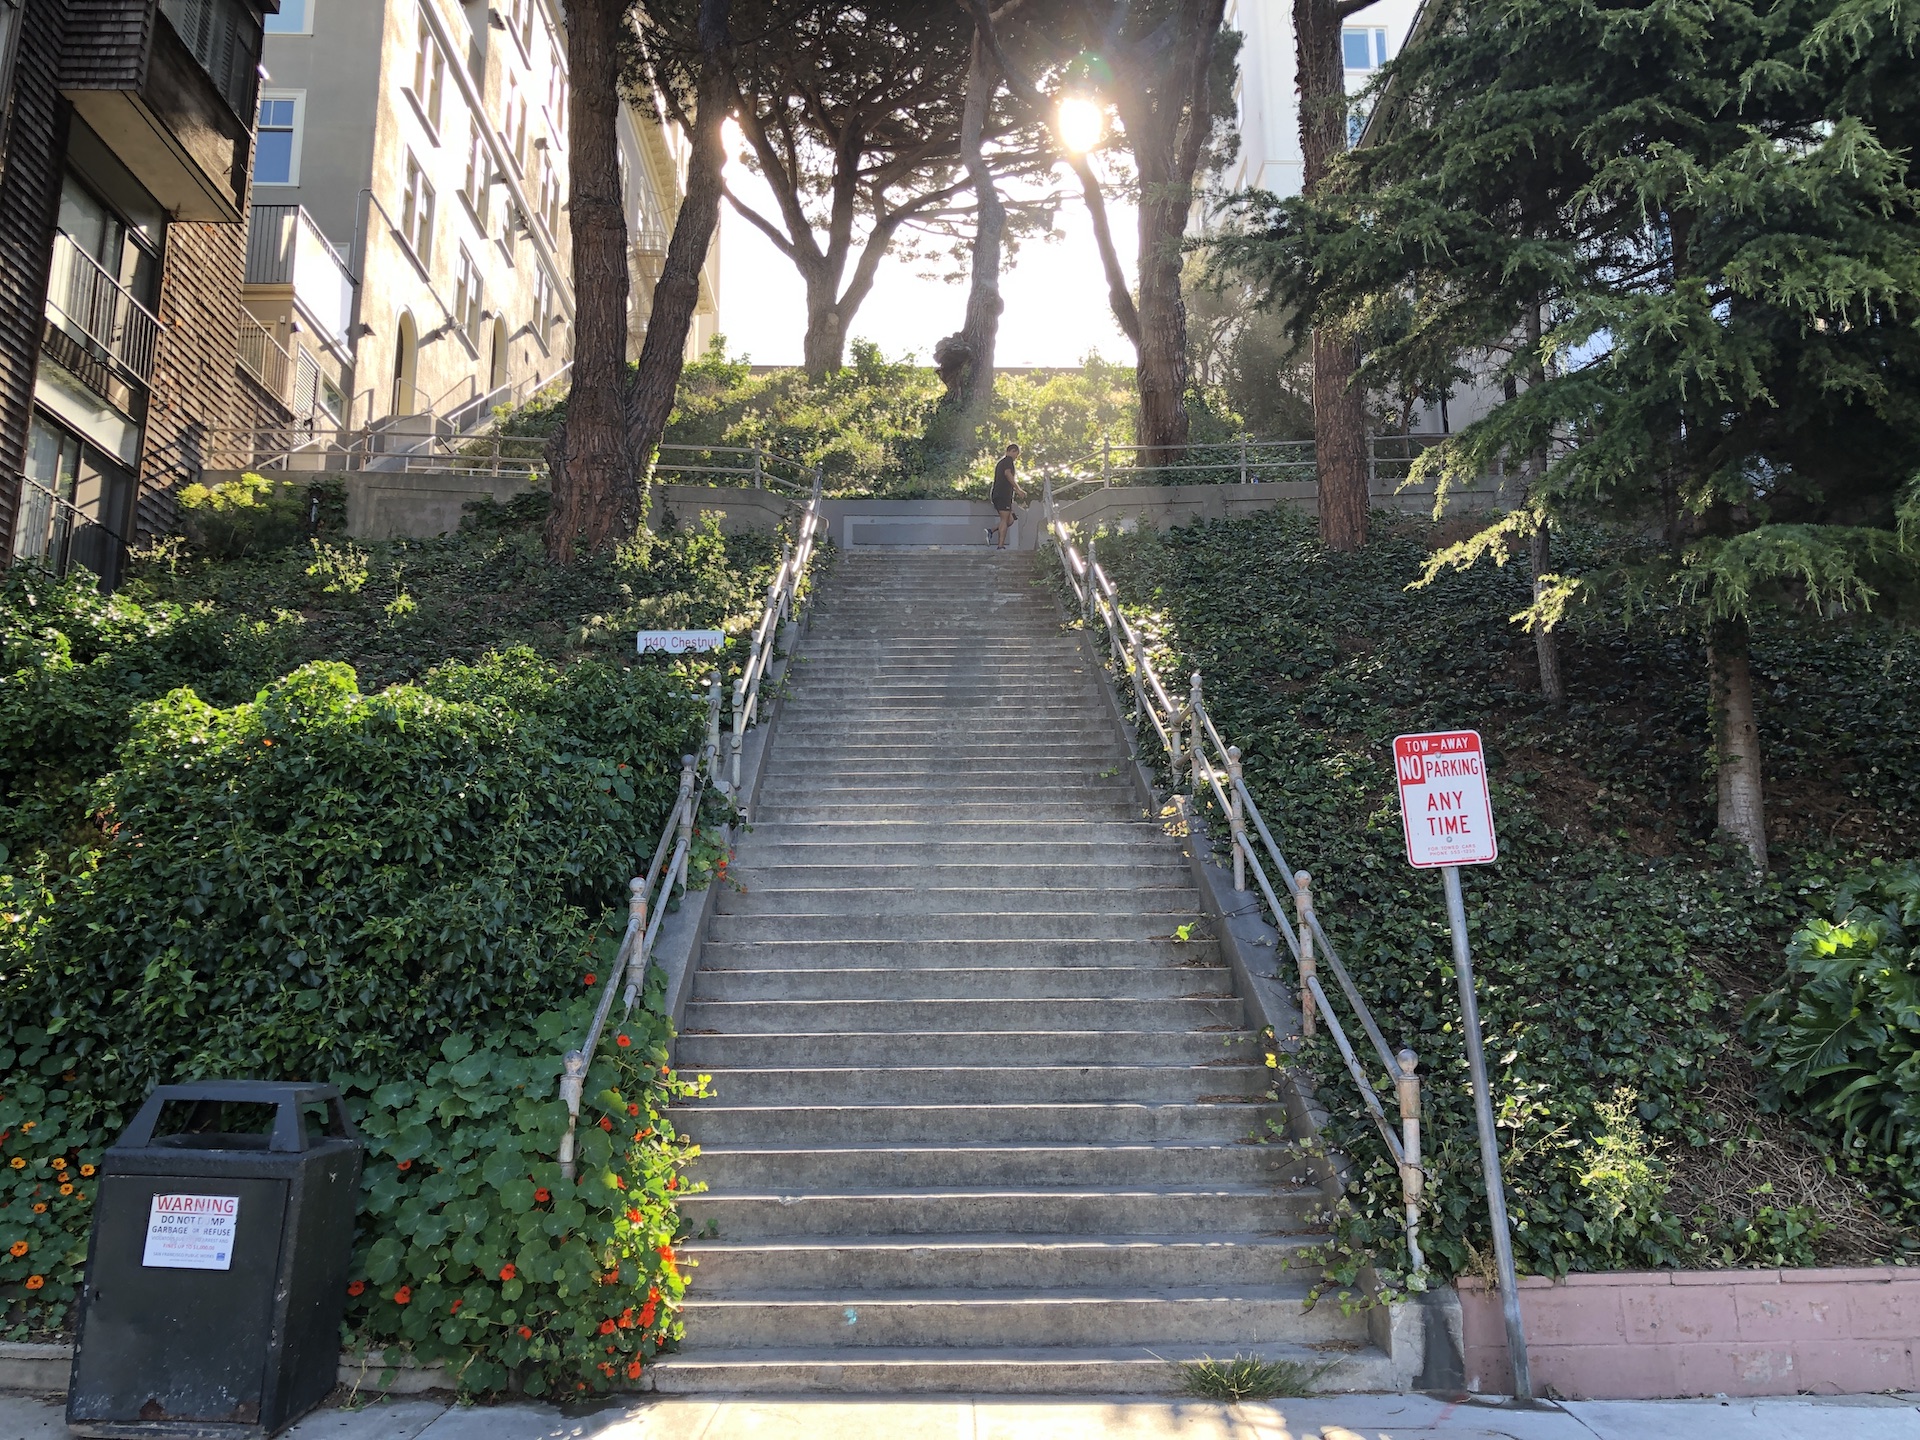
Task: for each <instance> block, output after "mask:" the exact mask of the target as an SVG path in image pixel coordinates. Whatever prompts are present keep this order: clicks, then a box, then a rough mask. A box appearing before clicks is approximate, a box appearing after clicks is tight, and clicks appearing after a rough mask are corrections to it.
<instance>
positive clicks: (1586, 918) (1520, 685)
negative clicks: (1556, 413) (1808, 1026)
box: [1100, 510, 1920, 1278]
mask: <svg viewBox="0 0 1920 1440" xmlns="http://www.w3.org/2000/svg"><path fill="white" fill-rule="evenodd" d="M1386 523H1388V524H1391V523H1392V522H1390V521H1388V522H1386ZM1425 542H1426V531H1425V527H1416V526H1407V525H1404V524H1403V525H1401V526H1400V528H1398V529H1395V530H1389V531H1388V533H1386V534H1385V535H1384V536H1382V537H1381V538H1377V539H1376V540H1375V541H1374V542H1373V543H1372V544H1370V545H1369V546H1368V547H1367V548H1366V550H1365V551H1363V552H1361V553H1360V554H1357V555H1351V556H1338V555H1331V554H1328V553H1326V552H1325V551H1323V550H1322V548H1321V547H1320V545H1319V543H1318V541H1317V539H1316V537H1315V534H1314V527H1313V523H1312V522H1311V520H1308V519H1304V518H1302V517H1300V516H1298V515H1297V514H1294V513H1292V512H1290V511H1280V510H1276V511H1271V512H1267V513H1265V514H1262V515H1259V516H1257V517H1253V518H1249V519H1244V520H1237V521H1232V522H1223V523H1212V524H1205V525H1199V526H1194V527H1190V528H1187V529H1182V530H1175V531H1171V532H1166V533H1164V534H1156V533H1153V532H1150V531H1148V532H1142V533H1139V534H1136V535H1133V536H1103V537H1102V538H1101V545H1100V554H1101V559H1102V562H1103V563H1104V564H1105V565H1107V566H1108V567H1109V568H1110V570H1111V572H1112V574H1113V575H1114V577H1115V579H1116V582H1117V583H1118V585H1119V586H1120V589H1121V593H1122V594H1123V596H1124V597H1126V599H1127V601H1128V602H1129V604H1131V605H1132V606H1134V607H1136V613H1137V615H1138V616H1139V618H1140V619H1141V620H1142V621H1143V622H1144V623H1145V624H1146V626H1147V628H1148V629H1149V631H1150V632H1154V633H1157V634H1158V635H1159V636H1160V643H1161V644H1162V646H1163V647H1164V651H1165V653H1163V655H1162V657H1161V663H1162V664H1163V666H1165V667H1166V670H1167V673H1171V674H1178V675H1181V676H1183V677H1184V676H1185V675H1186V674H1187V673H1188V672H1189V671H1191V670H1193V669H1195V668H1198V669H1199V670H1200V671H1201V672H1202V674H1203V676H1204V683H1205V689H1206V696H1207V702H1208V705H1209V708H1210V710H1211V711H1212V713H1213V715H1214V717H1215V719H1216V721H1217V722H1218V724H1219V727H1220V729H1221V732H1222V733H1223V734H1224V735H1226V736H1227V737H1228V738H1229V740H1231V741H1232V742H1234V743H1237V744H1238V745H1240V746H1241V747H1242V749H1243V750H1244V752H1245V758H1244V764H1245V768H1246V776H1247V781H1248V784H1249V786H1250V787H1251V789H1252V790H1253V792H1254V794H1255V795H1256V797H1257V798H1258V800H1259V803H1260V805H1261V809H1262V813H1263V814H1264V815H1265V816H1266V818H1267V820H1268V822H1269V823H1270V825H1271V826H1272V827H1273V829H1274V831H1275V834H1276V837H1277V838H1278V839H1279V840H1280V841H1281V843H1282V845H1283V847H1284V848H1285V850H1286V851H1287V854H1288V858H1289V860H1290V862H1291V863H1293V864H1295V865H1301V866H1304V867H1306V868H1309V869H1311V870H1312V872H1313V874H1314V877H1315V890H1316V895H1317V898H1318V903H1319V908H1320V913H1321V915H1322V917H1323V919H1324V920H1325V922H1326V924H1327V926H1328V929H1329V932H1330V933H1331V934H1332V936H1333V937H1334V940H1335V943H1336V944H1338V945H1339V946H1340V947H1341V949H1342V954H1343V957H1344V958H1346V959H1347V961H1348V963H1349V965H1350V967H1351V969H1352V970H1353V972H1354V975H1355V977H1356V980H1357V981H1358V983H1359V984H1360V986H1361V988H1362V990H1363V992H1364V993H1365V994H1366V996H1367V998H1368V1000H1369V1003H1370V1004H1371V1005H1372V1007H1373V1008H1374V1010H1375V1013H1376V1014H1377V1015H1378V1017H1379V1019H1380V1023H1381V1026H1382V1028H1383V1029H1384V1031H1385V1033H1386V1035H1387V1038H1388V1039H1389V1041H1390V1042H1392V1043H1394V1044H1395V1045H1399V1044H1402V1043H1406V1044H1410V1045H1412V1047H1413V1048H1414V1049H1415V1050H1416V1051H1417V1052H1418V1053H1419V1056H1420V1065H1421V1070H1422V1072H1423V1074H1424V1075H1425V1076H1426V1078H1427V1087H1426V1092H1425V1094H1426V1122H1425V1134H1424V1138H1425V1144H1426V1147H1427V1151H1428V1155H1429V1157H1430V1163H1431V1168H1432V1171H1433V1174H1434V1176H1435V1184H1434V1186H1433V1188H1432V1189H1431V1191H1430V1197H1429V1198H1430V1200H1431V1206H1430V1209H1429V1214H1428V1217H1427V1221H1426V1226H1427V1230H1426V1236H1425V1241H1426V1246H1427V1253H1428V1256H1429V1257H1430V1262H1431V1263H1432V1264H1433V1266H1434V1267H1435V1269H1436V1270H1437V1272H1438V1273H1439V1275H1440V1276H1441V1278H1446V1277H1449V1276H1451V1275H1453V1274H1457V1273H1460V1272H1462V1271H1474V1270H1480V1271H1482V1272H1483V1273H1484V1271H1485V1269H1486V1266H1487V1256H1488V1254H1489V1242H1488V1239H1487V1235H1486V1229H1485V1220H1484V1214H1485V1202H1484V1199H1483V1197H1482V1196H1481V1195H1480V1194H1479V1193H1478V1185H1479V1166H1478V1160H1477V1154H1476V1151H1475V1145H1476V1141H1475V1135H1474V1130H1473V1125H1472V1116H1471V1109H1470V1097H1469V1093H1468V1090H1467V1084H1466V1067H1465V1057H1464V1053H1463V1051H1462V1049H1461V1047H1460V1044H1459V1040H1458V1032H1457V1028H1456V1026H1457V1021H1456V1015H1457V1009H1458V1001H1457V996H1456V994H1455V989H1454V981H1453V976H1452V972H1451V951H1450V942H1449V938H1448V930H1447V926H1446V920H1445V910H1444V902H1443V899H1442V896H1441V891H1440V882H1439V877H1438V876H1437V875H1434V874H1422V873H1417V872H1415V871H1413V870H1411V869H1410V868H1409V867H1408V866H1407V864H1406V861H1405V856H1404V849H1403V842H1402V837H1401V832H1400V821H1399V817H1398V814H1397V810H1396V808H1395V806H1396V801H1395V792H1394V789H1393V783H1392V772H1391V765H1390V760H1389V756H1390V750H1391V741H1392V737H1393V736H1394V735H1395V734H1397V733H1401V732H1405V731H1416V730H1428V729H1443V728H1447V729H1450V728H1456V727H1472V728H1477V729H1479V730H1481V731H1482V732H1483V734H1484V735H1485V737H1486V741H1487V744H1488V747H1489V766H1490V771H1491V776H1492V782H1493V797H1494V805H1495V811H1496V816H1497V825H1498V830H1499V837H1500V846H1501V859H1500V861H1499V863H1498V864H1496V865H1492V866H1483V867H1478V868H1476V869H1471V870H1469V871H1467V872H1466V874H1465V887H1466V897H1467V905H1468V912H1469V919H1470V926H1471V929H1472V934H1473V941H1474V946H1475V956H1476V966H1477V968H1478V970H1479V975H1480V983H1481V1004H1482V1007H1483V1009H1482V1013H1483V1016H1484V1019H1485V1024H1486V1028H1487V1048H1488V1055H1489V1061H1490V1064H1491V1067H1492V1070H1493V1077H1494V1085H1495V1090H1496V1105H1497V1108H1498V1112H1499V1123H1500V1127H1501V1136H1502V1143H1503V1149H1504V1152H1505V1155H1506V1161H1507V1165H1508V1177H1509V1184H1510V1187H1511V1194H1512V1201H1513V1213H1514V1223H1515V1244H1516V1249H1517V1251H1518V1254H1519V1258H1520V1263H1521V1265H1522V1267H1523V1268H1524V1269H1526V1270H1529V1271H1533V1272H1537V1273H1547V1274H1558V1273H1563V1272H1565V1271H1568V1270H1571V1269H1583V1270H1595V1269H1618V1268H1633V1267H1639V1266H1658V1265H1669V1264H1687V1265H1750V1264H1792V1265H1805V1264H1811V1263H1815V1262H1821V1261H1857V1260H1861V1259H1868V1258H1887V1257H1890V1256H1897V1255H1902V1254H1911V1253H1913V1252H1914V1251H1915V1250H1916V1249H1917V1248H1920V1234H1917V1233H1916V1231H1915V1229H1914V1228H1913V1224H1914V1221H1915V1219H1916V1211H1917V1210H1920V1194H1915V1193H1913V1192H1911V1191H1907V1190H1903V1189H1902V1188H1901V1187H1899V1186H1897V1185H1888V1184H1886V1183H1883V1182H1884V1181H1885V1175H1884V1173H1883V1172H1878V1173H1876V1172H1875V1171H1874V1170H1873V1167H1870V1166H1863V1165H1861V1164H1860V1163H1858V1157H1857V1156H1856V1155H1854V1154H1852V1153H1851V1152H1850V1151H1849V1150H1848V1148H1847V1147H1846V1146H1844V1145H1842V1144H1840V1143H1838V1137H1837V1135H1836V1132H1835V1131H1834V1130H1833V1129H1832V1128H1831V1127H1829V1126H1825V1125H1823V1124H1821V1123H1819V1122H1818V1120H1817V1117H1811V1116H1808V1115H1806V1114H1805V1112H1804V1110H1802V1111H1800V1112H1798V1114H1797V1116H1796V1115H1781V1114H1777V1113H1771V1111H1770V1107H1769V1097H1770V1095H1777V1093H1778V1092H1777V1089H1774V1088H1772V1087H1769V1086H1768V1085H1765V1084H1763V1083H1762V1079H1761V1075H1760V1073H1759V1072H1758V1071H1756V1069H1755V1068H1754V1064H1753V1059H1752V1052H1751V1051H1750V1049H1749V1046H1748V1042H1747V1040H1745V1039H1744V1038H1743V1029H1742V1019H1743V1015H1744V1013H1745V1011H1746V1010H1747V1008H1748V1006H1749V1004H1750V1003H1751V1002H1752V1000H1753V999H1754V997H1756V996H1757V995H1759V994H1760V993H1761V992H1763V991H1766V990H1768V989H1770V988H1771V987H1772V986H1773V985H1774V984H1775V983H1776V981H1777V980H1778V979H1779V977H1780V974H1781V970H1782V963H1783V959H1782V957H1783V951H1784V947H1785V945H1786V941H1787V937H1788V935H1789V934H1790V933H1791V932H1792V931H1793V930H1794V928H1795V927H1796V926H1797V925H1799V924H1800V923H1801V922H1802V921H1803V920H1804V919H1805V917H1806V916H1807V914H1808V913H1809V912H1812V911H1815V910H1821V909H1824V908H1825V907H1826V906H1827V905H1828V904H1829V903H1830V901H1831V897H1832V895H1833V892H1834V890H1835V887H1836V885H1837V884H1839V883H1840V882H1841V880H1842V879H1843V877H1844V876H1846V875H1847V874H1849V873H1850V872H1852V871H1854V870H1857V869H1858V868H1860V867H1861V866H1863V865H1867V864H1869V863H1871V861H1872V860H1873V859H1874V858H1875V857H1882V856H1898V855H1901V854H1905V855H1911V854H1912V853H1913V852H1914V850H1915V849H1916V848H1920V844H1917V842H1920V734H1916V732H1915V730H1914V728H1913V726H1912V725H1911V723H1910V720H1909V719H1908V718H1907V717H1909V716H1910V715H1911V714H1912V713H1913V712H1914V709H1915V707H1916V704H1920V639H1917V638H1916V637H1915V636H1914V635H1913V634H1912V633H1910V632H1908V633H1902V632H1898V631H1893V630H1890V629H1883V628H1878V627H1868V628H1861V629H1841V628H1834V629H1825V628H1794V629H1786V628H1777V627H1776V628H1773V629H1763V630H1761V631H1758V632H1757V633H1756V636H1755V642H1754V664H1755V667H1756V678H1757V684H1758V685H1759V686H1760V688H1761V691H1762V694H1761V704H1762V709H1761V723H1762V726H1763V729H1764V735H1765V742H1766V746H1767V757H1768V779H1769V784H1770V787H1771V788H1770V794H1769V803H1770V806H1771V814H1772V822H1773V833H1774V836H1775V843H1776V846H1777V849H1776V857H1777V858H1776V867H1775V870H1774V873H1773V874H1772V875H1771V876H1770V877H1769V878H1768V879H1767V880H1765V881H1764V882H1763V883H1760V884H1757V885H1755V884H1751V883H1749V881H1748V880H1747V879H1746V878H1745V875H1744V872H1743V871H1742V869H1741V867H1740V863H1739V858H1738V857H1737V856H1736V855H1735V854H1733V853H1731V852H1726V851H1722V850H1721V849H1719V848H1717V847H1716V846H1715V845H1714V843H1713V842H1712V838H1711V835H1712V825H1713V785H1712V779H1711V775H1710V772H1709V768H1708V765H1709V759H1708V753H1707V747H1706V743H1705V742H1706V738H1707V733H1708V732H1707V723H1706V705H1705V696H1704V695H1703V694H1702V693H1701V690H1702V688H1703V687H1702V686H1701V685H1700V683H1699V682H1698V680H1697V679H1696V677H1698V676H1700V675H1701V674H1703V673H1704V672H1703V668H1702V666H1701V664H1700V659H1699V656H1698V655H1697V654H1696V653H1695V650H1694V646H1695V642H1694V641H1692V640H1691V639H1689V638H1688V637H1686V636H1684V635H1679V634H1660V633H1657V632H1636V633H1635V634H1634V635H1633V636H1631V637H1628V636H1623V635H1621V634H1619V633H1617V632H1612V631H1589V632H1585V633H1579V634H1568V635H1566V636H1565V637H1564V641H1565V644H1566V651H1565V663H1566V665H1567V670H1568V674H1569V678H1570V682H1571V683H1570V687H1569V688H1570V694H1571V696H1572V703H1571V704H1570V706H1569V707H1568V709H1567V710H1566V711H1565V712H1564V713H1554V712H1552V711H1550V710H1547V709H1545V708H1544V707H1543V706H1542V705H1541V704H1540V701H1539V696H1538V692H1537V689H1536V688H1535V681H1534V671H1533V661H1532V641H1531V638H1530V637H1528V636H1526V635H1524V634H1522V633H1520V632H1519V631H1518V630H1517V629H1516V628H1515V627H1514V626H1513V625H1511V624H1510V623H1509V622H1508V619H1507V617H1508V616H1510V615H1512V614H1513V613H1515V612H1516V611H1518V610H1520V609H1522V608H1524V606H1525V604H1526V591H1527V586H1526V581H1525V579H1524V577H1523V576H1522V575H1520V574H1517V573H1515V571H1514V570H1513V569H1509V570H1507V571H1504V572H1503V571H1499V570H1495V569H1493V568H1491V567H1487V568H1483V569H1481V570H1477V571H1474V572H1471V573H1468V574H1465V575H1453V576H1448V577H1445V578H1443V579H1441V580H1439V581H1437V582H1436V583H1435V584H1434V585H1433V586H1432V587H1431V588H1429V589H1425V590H1420V591H1413V592H1409V591H1408V590H1407V588H1406V587H1407V585H1408V584H1409V582H1411V581H1413V580H1415V579H1417V578H1418V576H1419V575H1420V573H1421V568H1422V561H1423V560H1424V559H1425V557H1426V554H1427V553H1428V551H1427V544H1426V543H1425ZM1579 548H1580V547H1579V546H1577V545H1576V546H1573V547H1570V549H1569V551H1568V554H1569V555H1570V556H1571V558H1570V559H1569V560H1567V561H1566V563H1579V560H1580V555H1579V553H1578V552H1579ZM1909 1023H1914V1022H1913V1021H1912V1020H1911V1019H1910V1020H1909ZM1308 1063H1309V1064H1310V1065H1311V1066H1312V1068H1313V1070H1314V1072H1315V1073H1316V1074H1317V1075H1320V1076H1322V1077H1324V1078H1323V1080H1322V1083H1321V1086H1320V1096H1321V1099H1322V1101H1323V1102H1324V1103H1325V1104H1327V1105H1328V1106H1329V1107H1330V1108H1331V1110H1332V1111H1333V1114H1334V1124H1333V1129H1332V1136H1331V1138H1332V1139H1333V1141H1334V1142H1335V1143H1336V1144H1338V1145H1340V1146H1341V1147H1342V1148H1343V1149H1344V1150H1345V1151H1346V1153H1348V1154H1349V1155H1350V1156H1352V1157H1353V1159H1354V1161H1355V1162H1356V1165H1357V1171H1358V1173H1357V1175H1356V1184H1355V1186H1354V1189H1353V1199H1354V1202H1355V1203H1354V1206H1353V1209H1352V1211H1351V1213H1349V1214H1348V1215H1347V1216H1346V1217H1345V1219H1344V1220H1343V1221H1342V1222H1341V1226H1340V1232H1339V1233H1340V1241H1341V1243H1342V1248H1343V1252H1344V1255H1345V1260H1344V1262H1343V1264H1342V1266H1341V1267H1339V1269H1338V1271H1337V1273H1339V1274H1341V1275H1343V1276H1345V1277H1347V1278H1351V1275H1352V1273H1353V1268H1354V1265H1355V1264H1356V1263H1357V1261H1358V1259H1359V1258H1360V1257H1363V1256H1366V1255H1374V1256H1377V1257H1378V1258H1379V1259H1380V1260H1381V1261H1382V1263H1383V1264H1384V1265H1385V1267H1386V1268H1387V1269H1388V1270H1389V1271H1396V1270H1400V1269H1403V1268H1404V1258H1403V1257H1404V1250H1403V1248H1402V1246H1401V1242H1400V1238H1399V1215H1398V1207H1399V1187H1398V1181H1397V1177H1396V1176H1395V1175H1394V1173H1393V1171H1392V1169H1391V1167H1390V1165H1389V1164H1388V1163H1387V1160H1386V1156H1385V1153H1384V1150H1383V1148H1382V1147H1381V1145H1380V1143H1379V1140H1378V1137H1377V1136H1376V1135H1374V1134H1373V1133H1372V1132H1371V1129H1370V1127H1369V1126H1368V1125H1367V1124H1366V1123H1365V1119H1364V1115H1363V1113H1362V1110H1361V1107H1360V1104H1359V1101H1358V1098H1357V1096H1356V1095H1354V1094H1353V1093H1352V1086H1351V1083H1350V1082H1349V1081H1348V1080H1347V1079H1346V1077H1345V1073H1344V1071H1343V1069H1342V1068H1341V1066H1340V1064H1339V1061H1338V1057H1337V1056H1336V1055H1335V1054H1334V1053H1333V1051H1332V1050H1331V1048H1330V1047H1329V1046H1328V1045H1327V1043H1326V1042H1325V1040H1324V1038H1322V1039H1320V1040H1319V1041H1317V1042H1315V1044H1314V1046H1313V1047H1311V1048H1310V1050H1309V1054H1308ZM1387 1103H1388V1106H1389V1109H1391V1103H1392V1102H1391V1097H1390V1096H1388V1097H1387ZM1788 1108H1789V1109H1790V1110H1791V1109H1794V1107H1793V1106H1791V1105H1789V1107H1788Z"/></svg>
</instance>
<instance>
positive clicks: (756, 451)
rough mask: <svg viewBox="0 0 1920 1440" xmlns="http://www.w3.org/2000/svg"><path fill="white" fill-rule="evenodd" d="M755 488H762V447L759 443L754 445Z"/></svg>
mask: <svg viewBox="0 0 1920 1440" xmlns="http://www.w3.org/2000/svg"><path fill="white" fill-rule="evenodd" d="M753 488H754V489H756V490H758V489H760V488H761V485H760V447H759V446H758V445H756V446H754V447H753Z"/></svg>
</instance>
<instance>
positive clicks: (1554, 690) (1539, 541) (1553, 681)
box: [1527, 456, 1567, 710]
mask: <svg viewBox="0 0 1920 1440" xmlns="http://www.w3.org/2000/svg"><path fill="white" fill-rule="evenodd" d="M1544 459H1545V457H1544V456H1542V457H1539V458H1538V459H1536V460H1530V461H1529V462H1528V467H1529V469H1531V470H1532V472H1533V473H1532V476H1531V477H1530V479H1531V480H1532V481H1536V482H1537V481H1538V479H1539V475H1540V469H1539V468H1536V467H1538V466H1540V465H1541V464H1542V463H1543V462H1544ZM1527 558H1528V559H1529V560H1531V561H1532V562H1533V598H1534V599H1535V600H1536V601H1538V600H1539V598H1540V592H1541V591H1542V590H1544V589H1545V588H1546V584H1545V582H1544V581H1543V580H1542V579H1541V576H1543V575H1549V574H1551V573H1553V527H1552V525H1551V524H1550V523H1548V521H1547V519H1546V517H1545V516H1542V517H1541V518H1540V520H1539V522H1538V523H1537V524H1536V525H1535V527H1534V531H1533V536H1532V538H1531V539H1530V540H1529V541H1528V542H1527ZM1533 655H1534V659H1535V660H1536V661H1537V662H1538V663H1539V666H1540V697H1541V698H1542V699H1543V700H1545V701H1546V702H1547V704H1549V705H1551V706H1552V707H1553V708H1554V709H1556V710H1558V709H1559V708H1560V707H1561V706H1563V705H1565V704H1566V703H1567V682H1566V681H1565V680H1564V679H1563V678H1562V677H1561V674H1560V637H1559V636H1558V635H1556V634H1555V633H1554V632H1553V631H1552V630H1550V629H1548V628H1547V627H1546V626H1544V625H1535V626H1534V627H1533Z"/></svg>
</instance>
